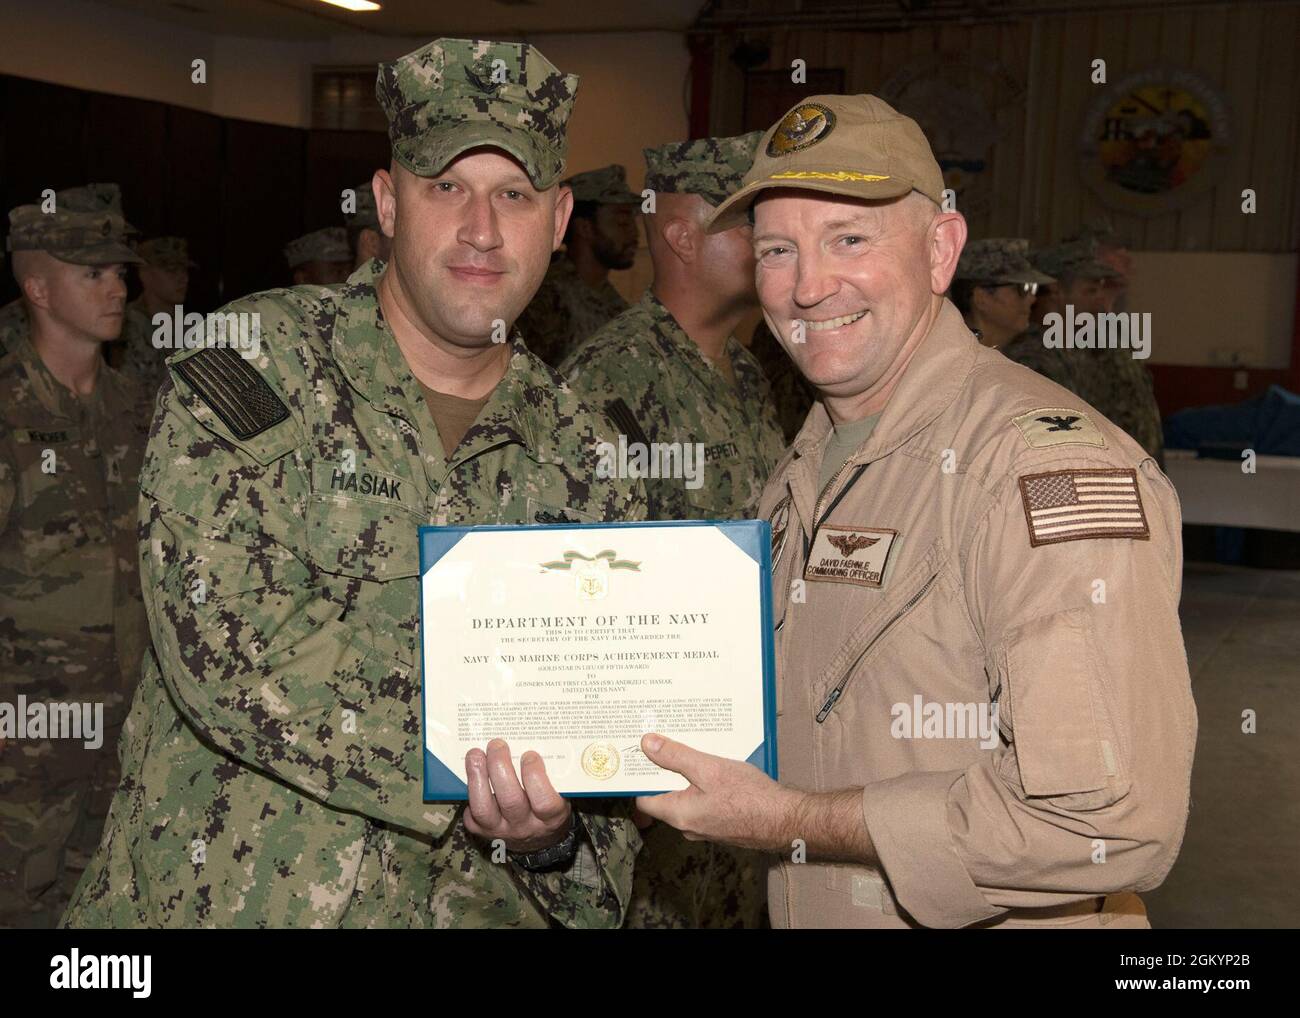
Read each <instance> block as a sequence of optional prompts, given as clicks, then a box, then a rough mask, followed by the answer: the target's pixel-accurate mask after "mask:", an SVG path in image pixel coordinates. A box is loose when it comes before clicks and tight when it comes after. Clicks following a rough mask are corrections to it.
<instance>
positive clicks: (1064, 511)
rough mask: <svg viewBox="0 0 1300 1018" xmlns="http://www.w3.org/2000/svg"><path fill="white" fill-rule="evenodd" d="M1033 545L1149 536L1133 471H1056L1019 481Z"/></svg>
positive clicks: (1135, 538)
mask: <svg viewBox="0 0 1300 1018" xmlns="http://www.w3.org/2000/svg"><path fill="white" fill-rule="evenodd" d="M1020 498H1021V501H1022V502H1023V503H1024V506H1025V519H1026V520H1027V521H1028V523H1029V543H1030V545H1032V546H1033V547H1035V548H1037V547H1038V546H1039V545H1041V544H1058V543H1059V542H1061V541H1083V540H1087V539H1090V538H1094V537H1128V538H1133V539H1134V540H1138V541H1146V540H1149V539H1150V537H1151V531H1150V529H1149V528H1148V527H1147V517H1146V511H1145V510H1144V509H1143V508H1142V493H1141V492H1140V491H1139V490H1138V483H1137V471H1135V470H1131V469H1130V470H1104V469H1103V470H1053V471H1051V472H1050V473H1046V474H1027V475H1025V476H1024V477H1021V478H1020Z"/></svg>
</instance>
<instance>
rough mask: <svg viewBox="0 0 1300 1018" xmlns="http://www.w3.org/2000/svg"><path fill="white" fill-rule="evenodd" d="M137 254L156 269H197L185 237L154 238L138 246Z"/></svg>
mask: <svg viewBox="0 0 1300 1018" xmlns="http://www.w3.org/2000/svg"><path fill="white" fill-rule="evenodd" d="M135 250H136V253H137V254H138V255H139V256H140V257H141V258H143V259H144V262H145V264H146V265H152V266H153V267H154V268H156V269H173V270H174V269H197V268H198V263H197V262H194V261H191V260H190V245H189V242H188V241H187V240H186V239H185V238H184V237H154V238H152V239H150V240H145V241H141V242H140V243H139V244H137V245H136V249H135Z"/></svg>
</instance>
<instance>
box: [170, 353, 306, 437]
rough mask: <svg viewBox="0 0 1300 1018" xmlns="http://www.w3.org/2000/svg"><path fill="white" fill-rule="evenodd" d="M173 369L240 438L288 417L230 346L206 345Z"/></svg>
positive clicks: (275, 397)
mask: <svg viewBox="0 0 1300 1018" xmlns="http://www.w3.org/2000/svg"><path fill="white" fill-rule="evenodd" d="M176 373H177V374H178V375H180V376H181V378H183V379H184V380H185V382H186V384H187V385H189V387H190V388H191V389H193V390H194V393H195V395H197V396H198V397H199V399H201V400H203V402H204V403H206V404H207V405H208V407H209V408H211V410H212V412H213V413H215V414H216V415H217V416H218V417H220V418H221V420H222V423H224V424H225V425H226V427H228V428H229V429H230V433H231V434H232V435H234V436H235V438H237V439H239V440H240V441H241V442H242V441H245V440H247V439H250V438H252V437H253V436H254V435H260V434H261V433H262V432H263V431H266V430H267V429H268V428H273V427H274V426H275V425H277V424H279V423H280V422H281V421H284V420H287V419H288V417H289V408H288V407H286V406H285V405H284V403H283V401H282V400H281V399H280V397H279V396H277V395H276V394H275V390H274V389H272V388H271V387H270V386H269V385H267V383H266V379H264V378H263V377H262V376H261V375H259V374H258V373H257V371H256V370H255V369H254V368H253V366H252V365H251V364H249V363H248V361H246V360H244V358H243V357H241V356H240V355H239V353H238V352H237V351H236V350H234V349H233V348H231V347H228V346H214V347H205V348H204V349H202V350H200V351H199V352H198V353H196V354H194V355H193V356H191V357H186V358H185V359H184V360H183V361H181V362H180V363H179V364H177V365H176Z"/></svg>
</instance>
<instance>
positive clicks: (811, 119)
mask: <svg viewBox="0 0 1300 1018" xmlns="http://www.w3.org/2000/svg"><path fill="white" fill-rule="evenodd" d="M834 128H835V113H834V112H833V111H832V110H831V109H830V108H829V107H826V106H823V105H822V104H821V103H803V104H801V105H799V106H796V107H795V108H794V109H792V110H791V111H790V112H789V113H787V114H786V115H785V116H784V117H782V118H781V123H780V124H778V125H777V128H776V131H775V132H773V134H772V138H771V140H770V141H769V142H768V143H767V154H768V155H769V156H783V155H787V154H788V153H790V152H798V151H799V150H800V149H804V148H807V147H808V146H809V145H815V144H817V142H819V141H821V140H822V139H823V138H825V137H826V136H827V135H828V134H830V133H831V131H832V130H834Z"/></svg>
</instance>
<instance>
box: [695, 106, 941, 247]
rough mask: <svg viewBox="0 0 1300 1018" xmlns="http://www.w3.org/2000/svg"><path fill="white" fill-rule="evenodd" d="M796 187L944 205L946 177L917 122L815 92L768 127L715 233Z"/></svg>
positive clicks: (713, 222) (713, 223)
mask: <svg viewBox="0 0 1300 1018" xmlns="http://www.w3.org/2000/svg"><path fill="white" fill-rule="evenodd" d="M772 187H798V188H807V189H808V190H811V191H821V192H824V193H826V194H838V195H844V196H845V197H848V198H865V199H868V200H874V201H879V200H882V199H886V198H899V197H901V196H903V195H905V194H907V193H908V192H910V191H919V192H921V194H923V195H925V196H926V197H927V198H929V199H930V200H931V201H933V202H934V203H935V204H936V205H938V204H940V203H942V201H943V172H942V171H941V170H940V169H939V164H938V162H936V161H935V158H934V153H933V152H931V151H930V143H929V142H928V141H926V138H925V135H924V134H923V133H922V131H921V128H920V127H919V126H918V125H917V123H916V121H915V120H913V119H912V118H911V117H905V116H903V115H902V114H901V113H899V112H898V111H897V110H895V109H894V108H893V107H892V106H890V105H889V103H887V102H885V101H884V100H883V99H880V98H877V97H876V96H874V95H816V96H813V97H812V98H811V99H805V100H802V101H800V102H798V103H796V104H795V105H794V106H793V107H791V109H790V111H789V112H788V113H786V115H785V116H783V117H782V118H781V119H780V120H779V121H777V122H776V123H775V124H774V125H773V126H772V127H770V128H768V130H767V132H766V133H765V134H764V135H763V138H762V140H761V141H760V142H759V145H758V152H757V154H756V155H755V156H754V165H753V166H752V167H750V170H749V172H748V173H746V174H745V179H744V181H743V184H742V186H741V188H740V190H739V191H737V192H736V193H735V194H733V195H732V196H731V197H730V198H728V199H727V200H726V201H725V202H723V203H722V204H721V205H720V206H718V208H717V210H716V211H715V212H714V213H713V217H712V218H711V219H710V220H709V223H708V230H709V232H710V233H717V232H718V231H719V230H729V229H731V227H733V226H738V225H740V224H741V223H743V222H744V221H745V219H746V214H747V213H748V211H749V207H750V206H751V205H752V204H753V203H754V198H755V197H756V196H757V194H758V192H759V191H762V190H765V189H767V188H772Z"/></svg>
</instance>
